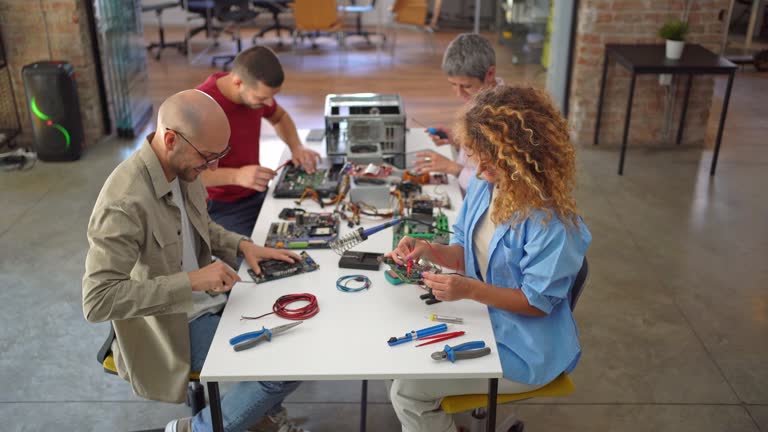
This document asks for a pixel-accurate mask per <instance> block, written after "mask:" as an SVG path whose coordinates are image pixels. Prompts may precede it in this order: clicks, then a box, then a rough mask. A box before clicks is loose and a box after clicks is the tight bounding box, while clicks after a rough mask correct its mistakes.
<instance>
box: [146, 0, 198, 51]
mask: <svg viewBox="0 0 768 432" xmlns="http://www.w3.org/2000/svg"><path fill="white" fill-rule="evenodd" d="M179 6H181V2H178V1H171V2H165V3H159V4H150V5H142V6H141V11H142V12H154V13H155V17H156V18H157V33H158V41H157V42H152V43H150V44H148V45H147V51H152V50H153V49H155V48H157V52H156V53H155V56H154V57H155V60H160V55H161V54H162V53H163V50H164V49H166V48H176V49H177V50H179V52H180V53H182V54H186V53H187V44H186V42H184V41H176V42H166V41H165V27H164V26H163V12H164V11H165V10H166V9H170V8H176V7H179Z"/></svg>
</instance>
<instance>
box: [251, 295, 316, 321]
mask: <svg viewBox="0 0 768 432" xmlns="http://www.w3.org/2000/svg"><path fill="white" fill-rule="evenodd" d="M298 301H305V302H307V303H308V304H306V305H304V306H302V307H298V308H295V309H289V308H288V306H289V305H290V304H292V303H295V302H298ZM318 312H320V306H319V305H318V304H317V297H315V296H314V295H312V294H309V293H301V294H286V295H284V296H282V297H280V298H278V299H277V300H276V301H275V304H273V305H272V312H269V313H265V314H263V315H259V316H257V317H249V316H245V315H242V316H241V317H240V319H244V320H255V319H259V318H263V317H265V316H267V315H272V314H275V315H277V316H279V317H281V318H285V319H289V320H294V321H301V320H305V319H309V318H312V317H313V316H315V315H317V313H318Z"/></svg>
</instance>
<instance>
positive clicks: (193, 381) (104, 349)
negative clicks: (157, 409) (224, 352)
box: [96, 324, 205, 416]
mask: <svg viewBox="0 0 768 432" xmlns="http://www.w3.org/2000/svg"><path fill="white" fill-rule="evenodd" d="M114 340H115V329H114V328H113V327H112V325H111V324H110V326H109V335H107V339H106V340H105V341H104V344H103V345H102V346H101V349H99V352H98V353H97V354H96V360H97V361H98V362H99V364H100V365H101V367H102V368H103V369H104V372H106V373H108V374H110V375H117V366H115V359H114V357H113V356H112V342H113V341H114ZM187 406H189V407H190V409H191V411H192V415H193V416H194V415H195V414H197V413H199V412H200V411H202V410H203V408H205V389H204V387H203V385H202V384H200V373H199V372H192V373H190V374H189V388H188V389H187Z"/></svg>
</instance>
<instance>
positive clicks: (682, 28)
mask: <svg viewBox="0 0 768 432" xmlns="http://www.w3.org/2000/svg"><path fill="white" fill-rule="evenodd" d="M687 34H688V23H687V22H685V21H681V20H672V21H668V22H667V23H666V24H664V25H663V26H662V27H661V28H660V29H659V36H661V37H662V38H664V39H666V41H667V58H668V59H670V60H680V57H682V56H683V47H685V35H687Z"/></svg>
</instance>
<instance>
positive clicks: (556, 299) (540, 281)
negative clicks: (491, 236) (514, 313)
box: [520, 220, 586, 314]
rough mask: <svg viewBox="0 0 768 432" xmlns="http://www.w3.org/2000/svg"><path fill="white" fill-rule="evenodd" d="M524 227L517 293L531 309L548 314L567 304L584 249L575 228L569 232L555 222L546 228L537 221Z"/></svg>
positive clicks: (530, 222) (551, 222)
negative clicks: (519, 280) (526, 300)
mask: <svg viewBox="0 0 768 432" xmlns="http://www.w3.org/2000/svg"><path fill="white" fill-rule="evenodd" d="M526 223H527V224H528V227H527V233H526V235H527V236H528V241H527V242H526V244H525V246H524V248H523V249H524V255H523V258H522V259H521V260H520V268H521V271H522V274H523V283H522V287H521V289H522V290H523V293H524V294H525V296H526V298H527V299H528V303H529V304H530V305H531V306H533V307H535V308H537V309H540V310H541V311H542V312H544V313H546V314H549V313H550V312H552V310H553V309H554V308H555V306H557V305H558V304H559V303H560V302H562V301H563V300H565V301H567V300H568V298H569V292H570V289H571V285H572V283H573V280H574V278H575V277H576V274H577V273H578V272H579V269H580V268H581V264H582V261H583V260H584V252H585V250H586V245H585V244H584V242H583V241H581V240H580V237H579V236H578V233H579V228H578V227H576V228H573V230H572V231H574V232H569V231H568V230H567V229H566V227H565V226H564V225H563V224H562V223H561V222H559V221H556V220H552V221H550V222H548V223H547V224H546V225H542V224H541V222H540V221H539V220H528V221H527V222H526Z"/></svg>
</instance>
